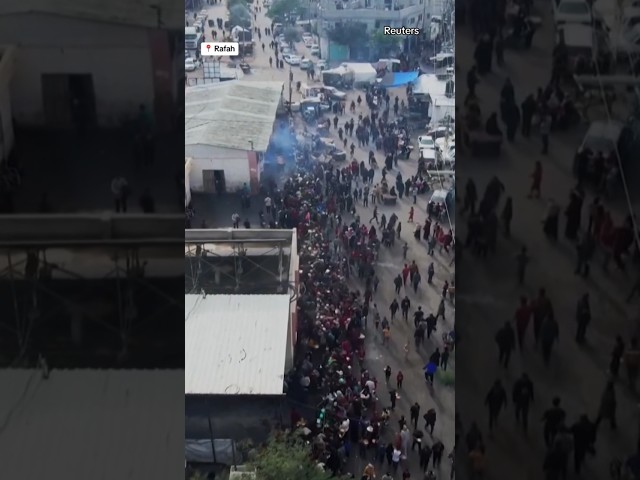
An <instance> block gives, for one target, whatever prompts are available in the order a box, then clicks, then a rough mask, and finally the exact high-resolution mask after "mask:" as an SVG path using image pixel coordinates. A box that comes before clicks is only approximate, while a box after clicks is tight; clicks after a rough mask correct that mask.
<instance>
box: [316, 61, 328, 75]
mask: <svg viewBox="0 0 640 480" xmlns="http://www.w3.org/2000/svg"><path fill="white" fill-rule="evenodd" d="M316 69H317V70H319V71H320V72H321V71H323V70H326V69H327V62H326V61H324V60H318V62H317V63H316Z"/></svg>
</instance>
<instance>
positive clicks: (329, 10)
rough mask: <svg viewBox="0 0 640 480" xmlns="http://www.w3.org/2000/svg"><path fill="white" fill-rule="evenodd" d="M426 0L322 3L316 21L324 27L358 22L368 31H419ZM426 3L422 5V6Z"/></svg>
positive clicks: (329, 1)
mask: <svg viewBox="0 0 640 480" xmlns="http://www.w3.org/2000/svg"><path fill="white" fill-rule="evenodd" d="M429 1H430V0H355V1H351V2H341V1H332V0H328V1H324V2H323V3H322V7H321V12H320V17H321V19H322V20H323V21H324V22H325V26H326V27H329V28H330V27H332V26H333V25H334V24H335V23H338V22H360V23H365V24H366V25H367V29H368V30H376V29H380V28H383V27H407V28H423V25H424V19H425V16H426V13H428V11H427V4H428V2H429ZM425 2H426V3H425Z"/></svg>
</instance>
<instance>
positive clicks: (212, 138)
mask: <svg viewBox="0 0 640 480" xmlns="http://www.w3.org/2000/svg"><path fill="white" fill-rule="evenodd" d="M283 87H284V83H283V82H257V81H256V82H253V81H243V80H231V81H228V82H221V83H214V84H208V85H201V86H197V87H189V88H187V89H186V91H185V100H184V107H185V113H184V117H185V126H184V132H185V134H184V142H185V145H212V146H216V147H222V148H231V149H235V150H252V149H253V150H255V151H257V152H264V151H266V150H267V147H268V146H269V140H270V139H271V134H272V132H273V124H274V121H275V118H276V112H277V110H278V106H279V105H280V101H281V98H282V89H283ZM252 145H253V147H252Z"/></svg>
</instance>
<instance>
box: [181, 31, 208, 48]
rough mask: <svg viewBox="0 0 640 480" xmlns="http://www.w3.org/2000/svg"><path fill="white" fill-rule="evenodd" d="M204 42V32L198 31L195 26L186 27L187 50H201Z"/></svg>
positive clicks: (185, 44)
mask: <svg viewBox="0 0 640 480" xmlns="http://www.w3.org/2000/svg"><path fill="white" fill-rule="evenodd" d="M202 42H204V35H203V34H202V32H198V31H197V30H196V28H195V27H185V28H184V48H185V50H200V45H201V44H202Z"/></svg>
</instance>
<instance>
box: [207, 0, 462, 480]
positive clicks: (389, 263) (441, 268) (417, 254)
mask: <svg viewBox="0 0 640 480" xmlns="http://www.w3.org/2000/svg"><path fill="white" fill-rule="evenodd" d="M223 15H224V10H223V7H220V6H218V7H213V8H212V9H211V14H210V16H211V17H213V18H216V17H218V16H223ZM270 23H271V22H270V20H268V19H266V18H265V17H264V11H263V12H262V14H258V19H257V25H258V26H259V27H260V28H262V29H264V27H266V26H269V25H270ZM263 41H265V37H264V36H263ZM265 43H266V44H268V43H269V41H266V42H265ZM258 50H259V51H258V52H257V53H256V56H255V57H254V58H253V59H251V60H250V62H249V63H251V65H252V68H253V73H252V74H251V75H247V76H245V77H244V79H245V80H252V79H256V80H281V81H284V82H285V85H288V81H289V79H288V74H289V68H288V66H286V68H285V69H284V70H278V69H275V68H273V69H272V68H269V63H268V58H269V55H273V52H272V51H271V52H269V48H268V47H267V53H262V51H261V49H258ZM297 50H298V53H299V54H301V55H305V56H306V57H310V55H309V53H308V52H306V49H305V47H304V45H303V44H301V43H300V44H298V45H297ZM285 65H286V64H285ZM292 71H293V73H294V85H295V82H296V81H298V80H300V81H302V82H304V81H305V80H306V73H305V72H304V71H301V70H300V69H299V68H298V67H293V68H292ZM285 88H288V87H285ZM285 92H286V93H288V92H287V91H286V90H285ZM358 94H361V95H362V96H363V98H364V94H363V93H362V92H356V91H353V92H349V100H348V103H350V101H351V100H352V99H355V98H356V97H357V96H358ZM390 94H391V95H392V97H393V96H395V95H398V96H400V97H401V98H402V97H403V95H404V89H403V88H398V89H396V90H394V91H392V92H390ZM296 99H297V96H296V94H295V92H294V95H293V100H294V101H296ZM365 108H366V107H365ZM357 113H366V112H365V111H364V110H361V111H358V112H357ZM350 118H351V116H350V115H345V116H344V117H343V118H341V119H340V124H341V125H342V124H343V123H344V121H345V120H347V119H350ZM356 120H357V118H356ZM418 133H419V132H416V135H417V134H418ZM331 134H332V136H333V137H335V139H336V140H337V133H336V131H335V130H334V131H332V133H331ZM367 154H368V150H366V151H365V150H363V149H359V148H358V149H357V150H356V153H355V158H356V159H358V161H360V160H365V159H366V158H367ZM382 161H383V158H382V157H381V156H380V155H378V163H379V164H382V163H383V162H382ZM416 168H417V161H416V160H415V158H414V159H413V160H409V161H406V162H403V161H401V163H400V171H401V172H402V174H403V178H407V176H408V175H413V174H415V170H416ZM396 173H397V170H393V171H392V172H390V175H391V176H392V177H391V178H393V176H395V175H396ZM379 180H380V171H379V170H378V172H377V173H376V177H375V181H374V182H378V181H379ZM258 201H259V200H258ZM426 201H427V199H426V198H419V200H418V204H417V205H416V210H415V220H416V221H417V222H418V223H422V222H424V220H425V218H426ZM195 207H196V211H197V212H200V214H202V215H203V216H206V221H207V224H208V225H212V226H213V225H214V223H212V220H213V219H214V218H215V219H221V218H222V219H230V215H231V213H232V212H228V215H227V214H223V215H222V216H221V215H218V214H214V213H213V212H209V211H208V210H209V209H208V208H207V207H206V206H205V205H204V204H203V205H202V206H201V207H200V206H199V205H198V204H196V205H195ZM231 208H237V207H236V206H234V207H231ZM409 208H410V202H409V201H408V200H406V199H404V200H401V201H399V203H398V205H397V206H396V207H395V208H393V207H380V209H379V214H380V215H382V214H383V213H384V214H386V216H387V218H388V217H389V216H390V215H391V213H393V212H395V213H396V214H397V215H398V216H399V218H400V221H401V222H402V224H403V225H402V227H403V232H402V237H403V239H406V241H407V242H408V244H409V253H408V261H409V262H410V261H411V260H416V263H417V264H418V265H419V267H420V269H421V273H422V274H423V277H425V276H426V269H427V266H428V263H429V261H430V257H429V256H428V255H427V249H426V243H425V242H418V241H416V240H415V239H414V238H413V236H412V233H413V229H414V228H415V227H414V226H413V225H410V224H408V223H407V219H408V214H409ZM372 211H373V208H372V207H371V206H370V207H369V208H368V209H367V208H364V207H362V206H359V207H358V213H359V215H360V217H361V218H362V219H363V221H367V220H368V219H369V218H370V217H371V213H372ZM251 219H252V220H256V221H257V217H252V218H251ZM199 221H200V219H196V222H197V223H199ZM228 223H229V220H226V221H224V226H228ZM252 223H253V222H252ZM256 223H257V222H256ZM215 226H223V224H222V223H220V224H215ZM450 261H451V258H450V257H449V256H448V255H447V254H444V255H441V254H440V253H436V256H435V268H436V275H435V278H434V285H433V286H427V284H426V281H425V282H424V283H423V285H422V286H421V287H420V289H419V290H418V293H417V294H414V293H413V292H412V291H408V292H406V293H407V295H408V296H409V298H410V300H411V304H412V307H411V311H410V319H409V325H406V324H405V323H404V322H403V321H402V320H396V321H395V323H394V325H393V326H392V340H391V343H390V345H389V346H388V347H385V346H382V344H381V341H380V339H378V338H377V337H376V335H375V334H374V333H373V328H372V327H369V330H370V333H369V334H368V335H367V361H366V367H367V368H368V369H369V370H370V371H372V372H373V374H374V375H375V376H376V377H377V378H378V379H379V380H381V383H380V385H381V387H380V395H379V397H380V399H381V400H382V402H383V404H387V403H388V392H387V391H386V388H385V386H384V373H383V370H384V368H385V366H386V365H389V366H391V369H392V372H393V373H392V379H395V376H396V374H397V372H398V370H402V372H403V374H404V378H405V381H404V386H403V389H402V391H400V396H401V399H400V400H399V402H398V408H397V410H396V412H397V413H396V414H394V417H393V418H392V421H391V422H390V426H391V427H392V428H393V429H394V430H395V429H397V428H398V427H397V419H398V418H399V415H401V414H404V415H405V417H406V418H409V406H410V405H411V404H412V403H414V402H416V401H417V402H418V403H419V404H420V405H421V407H422V409H421V412H422V413H421V415H422V414H423V413H424V412H426V411H427V409H429V408H432V407H434V408H436V410H437V414H438V420H437V424H436V429H435V432H434V435H435V437H437V438H439V439H441V440H442V442H443V443H444V445H445V447H446V449H447V453H448V451H449V450H450V449H451V448H452V447H453V443H454V421H453V418H454V413H455V399H454V390H453V388H452V387H446V386H444V385H441V384H440V383H439V382H438V381H436V385H435V390H434V394H433V395H431V394H430V393H429V392H428V390H427V388H426V385H425V381H424V376H423V371H422V368H423V366H424V364H425V363H426V360H427V359H428V357H429V355H430V354H431V353H432V352H433V351H434V350H435V348H436V347H440V349H441V350H442V349H443V345H442V338H441V336H442V333H443V332H445V331H448V330H451V329H452V328H453V318H454V316H455V307H454V306H452V305H448V310H447V321H446V326H445V325H444V324H443V323H442V321H441V324H440V325H439V329H438V331H437V332H436V334H435V338H434V337H432V340H431V341H428V342H427V344H426V346H423V347H422V350H421V351H420V352H416V351H415V349H414V348H413V325H412V318H413V317H412V315H413V312H414V311H415V310H417V307H418V306H419V305H420V306H422V309H423V310H424V311H425V312H427V313H428V312H434V313H435V311H436V310H437V307H438V303H439V301H440V291H441V288H442V285H443V283H444V281H445V280H448V281H451V279H452V278H453V275H454V272H453V267H449V263H450ZM402 262H403V260H402V250H401V244H400V243H396V246H395V247H394V248H392V249H391V250H387V249H386V248H383V249H382V251H381V255H380V258H379V265H378V268H377V272H378V276H379V278H380V280H381V282H380V287H379V291H378V293H377V294H376V295H375V296H374V301H375V302H376V304H377V305H378V309H379V311H380V314H381V315H383V316H384V315H387V316H389V310H388V309H389V305H390V304H391V302H392V300H393V298H394V286H393V283H392V280H393V278H394V277H395V276H396V275H397V274H398V273H400V270H401V268H402ZM355 287H357V286H356V285H354V288H355ZM360 288H362V287H361V286H360ZM401 293H402V297H404V294H405V292H401ZM400 300H401V298H398V301H400ZM407 340H409V343H410V345H411V350H410V353H409V356H408V358H407V360H405V358H404V355H405V354H404V344H405V343H406V341H407ZM455 363H456V361H455V354H453V355H452V356H451V360H450V364H449V371H450V372H452V373H454V372H455ZM393 383H395V381H394V382H393ZM422 423H423V422H420V424H422ZM408 461H409V464H410V467H411V470H412V478H420V477H419V476H418V473H419V466H418V455H417V453H414V454H413V455H410V458H409V460H408ZM353 462H354V463H353V465H352V467H353V471H354V473H356V474H359V473H360V472H361V470H362V469H363V468H364V466H365V465H366V463H367V461H366V460H365V459H360V458H357V457H356V458H355V459H354V460H353ZM384 473H385V471H384V469H383V470H380V469H379V470H378V478H380V477H381V476H382V475H383V474H384ZM448 473H449V466H448V464H447V462H446V460H445V461H444V462H443V466H442V473H441V475H442V477H443V478H445V477H446V476H448ZM398 477H399V474H398ZM439 478H440V477H439Z"/></svg>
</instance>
